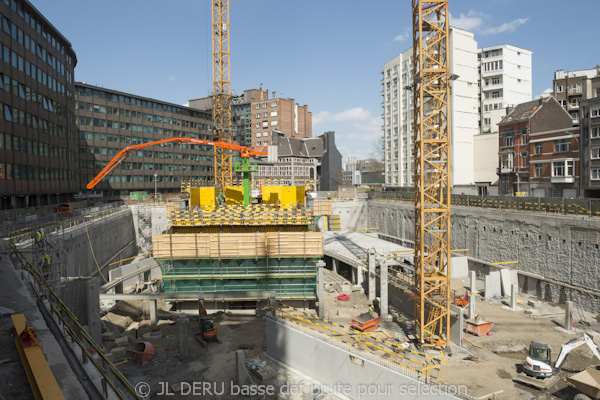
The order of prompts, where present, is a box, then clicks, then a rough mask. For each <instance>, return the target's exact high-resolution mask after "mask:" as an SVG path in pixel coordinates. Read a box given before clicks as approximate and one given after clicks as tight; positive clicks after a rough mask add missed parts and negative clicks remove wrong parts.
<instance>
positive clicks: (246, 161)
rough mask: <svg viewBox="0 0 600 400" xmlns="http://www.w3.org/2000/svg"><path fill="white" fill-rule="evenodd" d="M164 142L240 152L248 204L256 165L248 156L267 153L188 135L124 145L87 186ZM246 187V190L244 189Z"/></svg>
mask: <svg viewBox="0 0 600 400" xmlns="http://www.w3.org/2000/svg"><path fill="white" fill-rule="evenodd" d="M164 143H174V144H182V143H188V144H192V145H205V146H215V147H216V148H220V149H225V150H226V151H228V152H229V153H231V151H232V150H233V151H237V152H239V153H240V157H241V159H242V162H241V167H240V168H239V171H240V172H242V173H243V177H244V205H248V204H250V173H251V172H254V171H256V166H255V165H254V166H253V165H252V164H250V156H254V155H263V154H267V153H266V152H265V151H255V150H253V149H251V148H248V147H245V146H240V145H238V144H235V143H228V142H222V141H212V140H204V139H195V138H189V137H185V136H184V137H175V138H169V139H161V140H155V141H153V142H148V143H142V144H134V145H132V146H129V147H126V148H124V149H122V150H121V151H119V152H118V153H117V155H116V156H114V157H113V159H112V160H110V161H109V163H108V164H106V166H105V167H104V168H103V169H102V171H100V172H99V173H98V175H96V177H94V179H92V180H91V181H90V183H88V185H87V188H88V189H93V188H94V186H96V185H97V184H98V182H100V181H101V180H102V179H103V178H104V177H106V176H107V175H108V174H110V173H111V172H112V171H113V170H114V169H115V168H116V167H117V166H118V165H119V164H120V163H121V162H122V161H123V160H125V159H126V158H127V156H129V155H130V154H131V153H133V152H135V151H137V150H141V149H143V148H145V147H148V146H155V145H161V144H164ZM246 188H247V190H246Z"/></svg>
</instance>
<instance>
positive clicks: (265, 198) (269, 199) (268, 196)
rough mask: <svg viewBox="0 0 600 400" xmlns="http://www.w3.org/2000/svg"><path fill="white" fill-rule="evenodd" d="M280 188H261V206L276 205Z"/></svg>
mask: <svg viewBox="0 0 600 400" xmlns="http://www.w3.org/2000/svg"><path fill="white" fill-rule="evenodd" d="M280 187H281V186H263V187H262V202H263V204H265V203H266V204H277V200H279V188H280Z"/></svg>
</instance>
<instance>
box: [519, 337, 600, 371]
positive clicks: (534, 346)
mask: <svg viewBox="0 0 600 400" xmlns="http://www.w3.org/2000/svg"><path fill="white" fill-rule="evenodd" d="M584 344H587V345H588V347H589V348H590V350H592V353H594V355H595V356H596V357H597V358H598V360H600V353H599V352H598V346H597V345H596V343H594V341H593V340H592V338H590V337H589V336H588V334H587V333H584V334H583V335H581V336H580V337H578V338H575V339H572V340H569V341H568V342H567V343H565V344H563V345H562V347H561V349H560V354H559V355H558V358H557V359H556V363H555V364H554V367H552V358H551V350H550V347H549V346H548V345H547V344H543V343H531V345H530V346H529V355H528V356H527V358H526V359H525V363H524V364H523V370H524V371H525V373H526V374H527V375H529V376H532V377H535V378H548V377H551V376H553V375H556V374H558V372H560V369H561V367H562V365H563V364H564V362H565V361H566V359H567V356H568V355H569V353H570V352H571V351H572V350H574V349H576V348H577V347H579V346H582V345H584Z"/></svg>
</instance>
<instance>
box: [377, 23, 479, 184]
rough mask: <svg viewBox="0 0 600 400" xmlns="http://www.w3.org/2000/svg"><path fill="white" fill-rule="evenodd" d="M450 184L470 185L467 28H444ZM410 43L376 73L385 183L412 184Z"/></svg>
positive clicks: (472, 87)
mask: <svg viewBox="0 0 600 400" xmlns="http://www.w3.org/2000/svg"><path fill="white" fill-rule="evenodd" d="M449 44H450V60H449V61H450V74H451V75H454V78H456V79H454V80H452V82H451V85H452V86H451V87H452V89H451V108H450V124H451V128H450V129H451V134H450V137H451V146H452V154H451V160H450V164H451V185H452V187H453V192H454V193H461V192H462V191H464V189H463V188H465V187H471V186H473V180H474V177H473V169H474V168H473V136H475V135H476V134H478V133H479V128H478V124H477V121H478V118H479V110H478V91H479V88H478V71H477V43H476V42H475V40H474V38H473V33H471V32H468V31H465V30H462V29H458V28H450V43H449ZM412 57H413V49H412V47H411V48H409V49H408V50H406V51H405V52H403V53H402V54H399V55H398V56H396V57H394V58H393V59H392V60H390V61H388V62H387V63H386V64H385V65H384V69H383V71H382V72H381V73H382V80H381V84H382V87H383V89H382V92H381V95H382V96H383V101H382V107H383V114H382V118H383V126H382V127H383V133H384V147H385V184H386V185H387V186H389V187H410V186H413V184H414V156H413V146H414V127H413V125H414V103H413V91H412V87H413V66H412Z"/></svg>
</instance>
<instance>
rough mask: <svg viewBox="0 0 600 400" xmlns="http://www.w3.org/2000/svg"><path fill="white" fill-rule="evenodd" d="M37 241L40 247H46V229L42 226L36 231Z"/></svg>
mask: <svg viewBox="0 0 600 400" xmlns="http://www.w3.org/2000/svg"><path fill="white" fill-rule="evenodd" d="M35 243H36V244H37V245H38V248H40V249H43V248H44V230H43V229H42V228H40V229H38V230H37V231H36V232H35Z"/></svg>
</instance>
